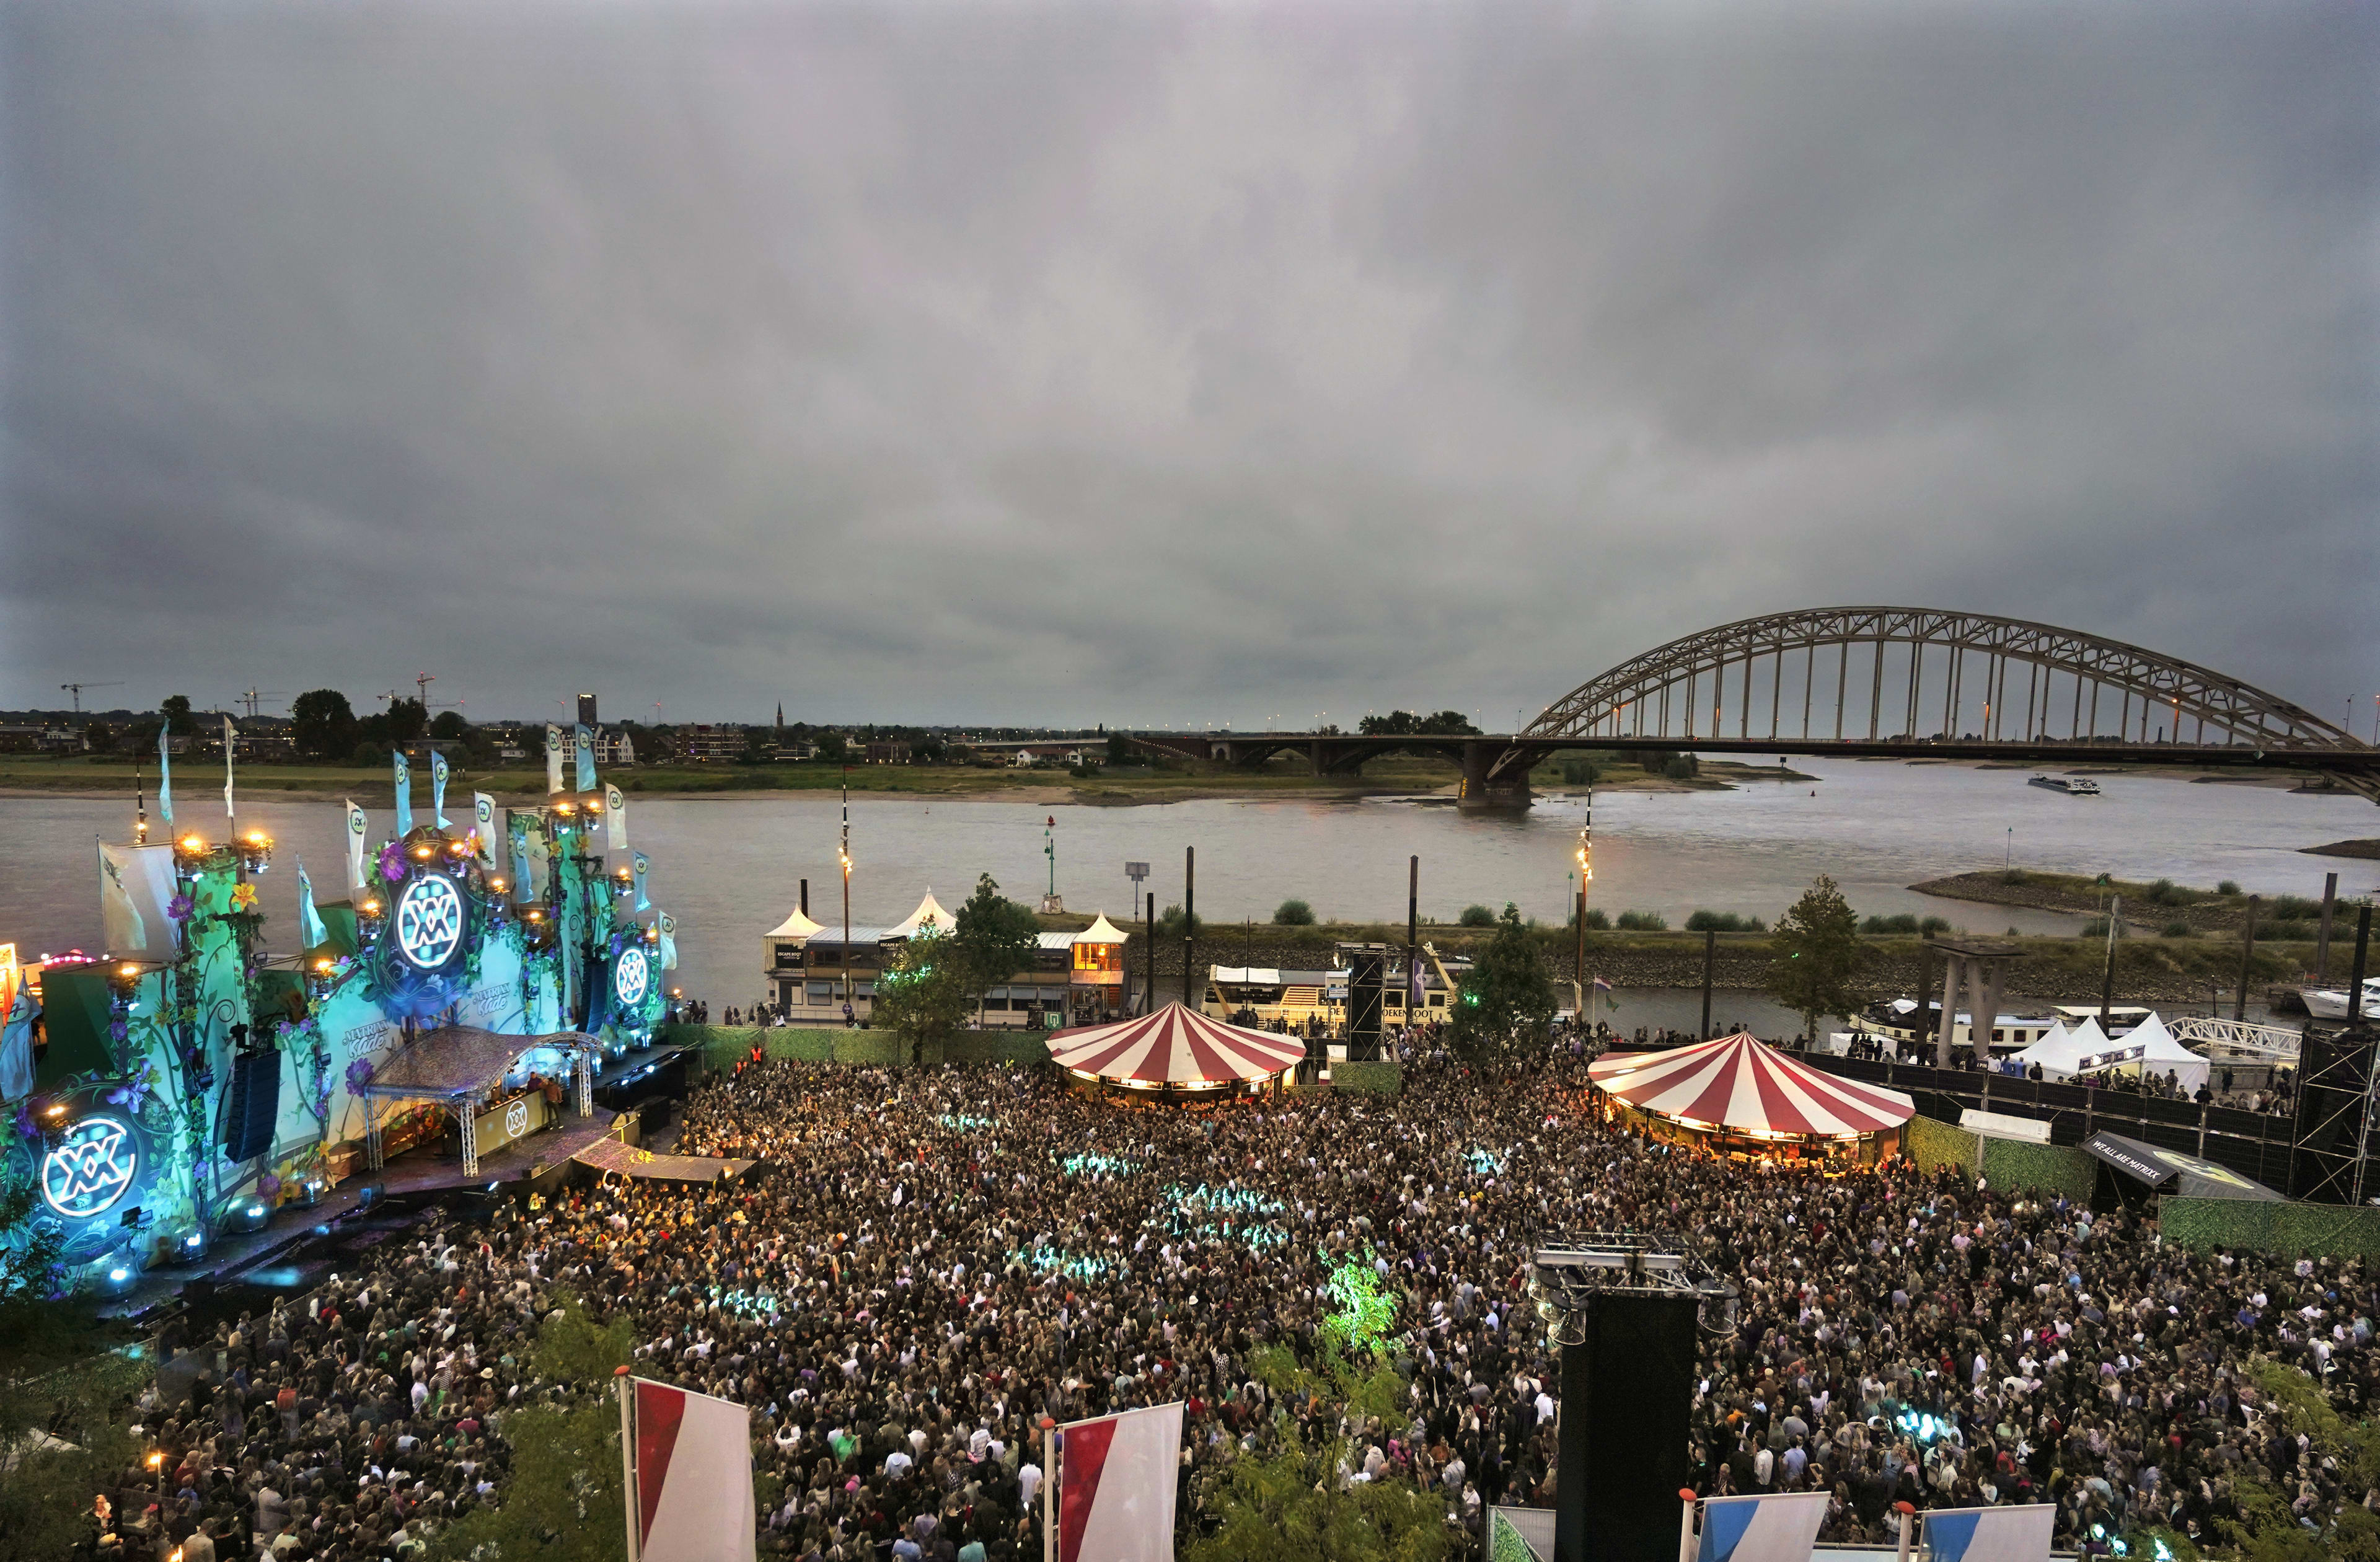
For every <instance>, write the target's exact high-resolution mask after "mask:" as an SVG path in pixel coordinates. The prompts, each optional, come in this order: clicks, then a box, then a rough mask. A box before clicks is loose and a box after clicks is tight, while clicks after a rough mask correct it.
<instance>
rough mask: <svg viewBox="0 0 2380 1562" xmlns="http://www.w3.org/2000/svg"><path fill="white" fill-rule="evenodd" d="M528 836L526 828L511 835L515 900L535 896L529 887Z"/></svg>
mask: <svg viewBox="0 0 2380 1562" xmlns="http://www.w3.org/2000/svg"><path fill="white" fill-rule="evenodd" d="M533 827H534V826H532V828H533ZM528 837H529V832H528V830H522V831H520V832H518V833H517V834H516V835H514V836H513V837H512V847H513V851H512V857H513V898H514V899H515V900H528V899H533V898H535V897H534V896H533V895H532V894H531V891H530V887H529V872H528Z"/></svg>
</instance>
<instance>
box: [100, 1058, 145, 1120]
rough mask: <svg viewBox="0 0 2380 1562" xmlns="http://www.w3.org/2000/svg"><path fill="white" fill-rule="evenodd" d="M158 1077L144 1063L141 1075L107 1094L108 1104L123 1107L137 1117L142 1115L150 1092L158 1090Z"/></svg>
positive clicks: (126, 1081) (141, 1067) (136, 1075)
mask: <svg viewBox="0 0 2380 1562" xmlns="http://www.w3.org/2000/svg"><path fill="white" fill-rule="evenodd" d="M156 1083H157V1080H156V1077H155V1076H154V1075H153V1074H152V1072H151V1071H150V1068H149V1065H147V1064H145V1063H144V1064H142V1065H141V1066H140V1073H138V1074H135V1075H134V1076H133V1077H132V1078H130V1079H128V1080H125V1081H124V1082H123V1083H122V1084H120V1085H118V1086H116V1087H115V1089H114V1090H112V1091H109V1092H107V1102H108V1104H109V1105H111V1106H121V1107H123V1108H124V1109H125V1110H126V1111H128V1112H130V1113H132V1114H133V1115H134V1116H136V1117H137V1116H139V1115H140V1108H141V1105H142V1104H143V1103H145V1102H146V1101H147V1100H148V1099H149V1092H151V1091H152V1090H153V1089H155V1088H156Z"/></svg>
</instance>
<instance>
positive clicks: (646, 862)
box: [636, 851, 653, 911]
mask: <svg viewBox="0 0 2380 1562" xmlns="http://www.w3.org/2000/svg"><path fill="white" fill-rule="evenodd" d="M652 865H653V864H652V860H651V859H650V858H648V857H647V856H646V855H645V854H644V853H643V852H641V851H640V852H638V853H637V857H636V867H637V910H639V911H642V910H646V909H650V907H651V906H652V902H651V901H650V900H648V899H646V898H645V870H646V869H648V868H650V867H651V866H652Z"/></svg>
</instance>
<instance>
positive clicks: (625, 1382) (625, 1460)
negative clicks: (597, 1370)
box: [612, 1367, 639, 1562]
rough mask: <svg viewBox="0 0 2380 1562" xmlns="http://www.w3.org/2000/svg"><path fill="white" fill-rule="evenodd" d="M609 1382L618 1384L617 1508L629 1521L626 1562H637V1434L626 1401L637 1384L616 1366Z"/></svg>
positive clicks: (632, 1395)
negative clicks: (618, 1480)
mask: <svg viewBox="0 0 2380 1562" xmlns="http://www.w3.org/2000/svg"><path fill="white" fill-rule="evenodd" d="M612 1381H613V1383H616V1384H618V1385H620V1506H621V1510H622V1511H623V1512H625V1514H626V1515H627V1519H628V1562H637V1556H638V1552H637V1529H638V1528H639V1526H638V1524H637V1434H636V1425H635V1421H634V1418H633V1417H632V1416H631V1415H630V1413H629V1409H628V1402H629V1400H630V1399H632V1398H633V1397H635V1396H636V1392H637V1385H636V1382H635V1380H633V1379H632V1378H630V1377H629V1376H628V1369H627V1368H625V1367H615V1368H613V1370H612Z"/></svg>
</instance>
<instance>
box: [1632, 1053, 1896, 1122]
mask: <svg viewBox="0 0 2380 1562" xmlns="http://www.w3.org/2000/svg"><path fill="white" fill-rule="evenodd" d="M1587 1077H1588V1078H1589V1079H1591V1080H1594V1081H1595V1083H1596V1084H1597V1085H1598V1086H1600V1087H1601V1088H1602V1089H1603V1090H1604V1091H1605V1092H1607V1093H1609V1094H1610V1095H1612V1096H1614V1097H1616V1098H1617V1099H1619V1100H1621V1101H1624V1102H1626V1103H1627V1104H1629V1105H1631V1106H1633V1107H1635V1108H1636V1109H1637V1110H1638V1111H1640V1112H1648V1113H1651V1114H1652V1115H1653V1116H1655V1117H1667V1118H1669V1119H1670V1120H1671V1121H1672V1122H1676V1123H1681V1124H1682V1125H1684V1126H1685V1127H1687V1128H1691V1129H1728V1130H1730V1131H1731V1132H1735V1133H1742V1134H1750V1135H1753V1136H1755V1137H1757V1138H1762V1139H1806V1138H1810V1137H1812V1136H1816V1137H1818V1138H1824V1139H1847V1138H1851V1137H1853V1136H1855V1135H1858V1134H1864V1133H1876V1132H1877V1131H1879V1130H1881V1129H1889V1128H1898V1127H1899V1126H1900V1125H1901V1124H1902V1123H1905V1122H1907V1121H1908V1120H1909V1119H1910V1118H1911V1117H1913V1116H1915V1115H1916V1111H1917V1108H1916V1104H1914V1103H1913V1102H1912V1101H1911V1100H1910V1099H1909V1097H1908V1096H1906V1095H1903V1094H1902V1093H1901V1092H1899V1091H1897V1090H1884V1089H1881V1088H1879V1087H1878V1086H1876V1085H1864V1084H1858V1083H1854V1082H1853V1081H1852V1080H1839V1079H1837V1078H1835V1077H1834V1076H1833V1075H1831V1074H1827V1073H1822V1072H1820V1071H1819V1070H1818V1069H1815V1068H1811V1067H1810V1066H1809V1065H1808V1064H1805V1063H1803V1062H1801V1061H1799V1060H1798V1059H1795V1058H1792V1057H1790V1056H1786V1055H1785V1054H1784V1053H1781V1052H1779V1051H1777V1050H1776V1049H1775V1048H1774V1047H1771V1046H1769V1045H1768V1044H1767V1043H1765V1042H1763V1041H1761V1040H1760V1038H1759V1037H1757V1036H1755V1035H1753V1034H1751V1033H1750V1032H1749V1031H1738V1032H1736V1033H1735V1034H1734V1035H1732V1036H1720V1037H1718V1038H1717V1039H1716V1040H1713V1041H1707V1042H1698V1043H1695V1044H1694V1045H1693V1046H1683V1047H1674V1048H1671V1049H1670V1050H1669V1051H1667V1052H1617V1053H1609V1054H1607V1055H1605V1056H1602V1057H1599V1058H1597V1059H1596V1060H1595V1062H1594V1063H1592V1064H1590V1065H1589V1066H1588V1067H1587Z"/></svg>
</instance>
